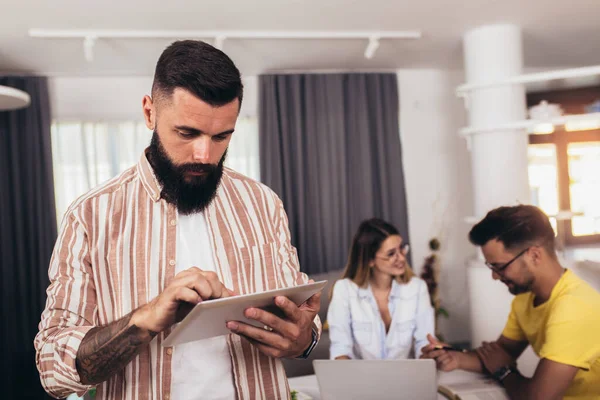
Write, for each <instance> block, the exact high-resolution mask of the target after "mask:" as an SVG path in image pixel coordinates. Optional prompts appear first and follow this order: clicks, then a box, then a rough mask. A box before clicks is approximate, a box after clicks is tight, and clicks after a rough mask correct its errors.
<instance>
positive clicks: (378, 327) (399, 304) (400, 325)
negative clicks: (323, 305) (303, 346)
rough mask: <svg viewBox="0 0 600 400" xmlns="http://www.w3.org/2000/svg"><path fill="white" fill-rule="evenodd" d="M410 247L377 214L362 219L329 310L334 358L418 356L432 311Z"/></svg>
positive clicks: (430, 330)
mask: <svg viewBox="0 0 600 400" xmlns="http://www.w3.org/2000/svg"><path fill="white" fill-rule="evenodd" d="M408 250H409V246H408V243H405V242H404V241H403V239H402V237H401V236H400V234H399V233H398V230H397V229H396V228H395V227H394V226H392V225H391V224H389V223H387V222H385V221H383V220H381V219H377V218H373V219H369V220H366V221H363V222H362V223H361V224H360V226H359V228H358V232H357V233H356V235H355V236H354V239H353V241H352V247H351V248H350V253H349V255H348V263H347V264H346V269H345V270H344V273H343V275H342V279H341V280H339V281H337V282H336V284H335V286H334V287H333V291H332V297H331V302H330V305H329V310H328V313H327V322H328V324H329V336H330V339H331V347H330V358H331V359H336V360H344V359H403V358H409V357H410V356H411V355H413V356H414V357H415V358H419V356H420V355H421V348H422V347H423V346H425V345H427V344H428V341H427V334H428V333H433V332H434V314H433V307H432V306H431V302H430V299H429V292H428V291H427V285H426V284H425V282H424V281H423V280H421V279H419V278H417V277H416V276H415V275H414V273H413V271H412V269H411V268H410V266H409V265H408V263H407V260H406V254H407V253H408Z"/></svg>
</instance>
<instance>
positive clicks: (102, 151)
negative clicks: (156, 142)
mask: <svg viewBox="0 0 600 400" xmlns="http://www.w3.org/2000/svg"><path fill="white" fill-rule="evenodd" d="M51 132H52V159H53V168H54V192H55V198H56V215H57V218H58V221H59V222H60V221H61V220H62V217H63V215H64V213H65V212H66V210H67V208H68V207H69V205H70V204H71V203H72V202H73V201H74V200H75V199H77V197H79V196H81V195H82V194H84V193H86V192H87V191H88V190H90V189H92V188H93V187H95V186H97V185H99V184H101V183H102V182H105V181H106V180H108V179H110V178H112V177H114V176H116V175H118V174H119V173H121V172H123V171H124V170H126V169H127V168H129V167H131V166H132V165H134V164H136V163H137V162H138V160H139V158H140V156H141V154H142V151H143V150H144V149H145V148H146V147H147V146H148V144H149V143H150V138H151V137H152V132H151V131H150V130H148V128H146V125H145V124H144V123H142V122H133V121H122V122H89V121H87V122H86V121H55V122H54V123H53V124H52V128H51ZM225 165H226V166H228V167H230V168H233V169H235V170H236V171H238V172H240V173H242V174H244V175H246V176H249V177H250V178H253V179H256V180H258V179H259V159H258V122H257V119H256V118H240V119H239V120H238V122H237V124H236V130H235V133H234V134H233V136H232V138H231V142H230V144H229V149H228V152H227V160H226V161H225Z"/></svg>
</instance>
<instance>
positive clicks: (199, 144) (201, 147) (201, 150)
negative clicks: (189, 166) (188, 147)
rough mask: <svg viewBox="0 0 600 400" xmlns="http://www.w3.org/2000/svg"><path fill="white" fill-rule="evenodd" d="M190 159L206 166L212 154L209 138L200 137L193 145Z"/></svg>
mask: <svg viewBox="0 0 600 400" xmlns="http://www.w3.org/2000/svg"><path fill="white" fill-rule="evenodd" d="M193 146H194V148H193V153H192V157H193V159H194V161H196V162H201V163H203V164H208V163H209V162H210V155H211V153H212V140H210V137H205V136H201V137H199V138H197V139H196V140H195V141H194V143H193Z"/></svg>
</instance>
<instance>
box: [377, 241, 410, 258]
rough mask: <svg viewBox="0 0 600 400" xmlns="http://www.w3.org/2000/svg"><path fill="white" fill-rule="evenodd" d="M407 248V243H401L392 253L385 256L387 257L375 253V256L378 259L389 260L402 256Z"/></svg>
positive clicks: (408, 248) (408, 247)
mask: <svg viewBox="0 0 600 400" xmlns="http://www.w3.org/2000/svg"><path fill="white" fill-rule="evenodd" d="M409 250H410V245H409V244H408V243H402V244H401V245H400V247H398V248H397V249H396V250H395V251H394V254H392V255H390V256H387V257H383V256H378V255H375V258H379V259H380V260H383V261H391V260H394V259H397V258H399V257H400V256H401V255H403V256H405V255H407V254H408V251H409Z"/></svg>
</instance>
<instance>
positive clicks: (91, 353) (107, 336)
mask: <svg viewBox="0 0 600 400" xmlns="http://www.w3.org/2000/svg"><path fill="white" fill-rule="evenodd" d="M130 320H131V314H129V315H127V316H125V317H123V318H121V319H120V320H118V321H114V322H112V323H110V324H108V325H106V326H100V327H97V328H93V329H91V330H90V331H89V332H88V333H87V334H86V335H85V337H84V338H83V341H82V342H81V345H80V346H79V350H78V351H77V357H76V362H75V364H76V365H77V371H78V372H79V376H80V378H81V382H82V383H83V384H86V385H95V384H98V383H101V382H104V381H106V380H108V379H109V378H110V377H111V376H113V375H114V374H115V373H117V372H118V371H120V370H121V369H123V368H124V367H125V366H126V365H127V364H128V363H129V362H130V361H131V360H132V359H133V357H135V356H136V355H137V354H138V353H139V352H140V351H141V350H142V348H143V346H144V345H146V344H148V343H149V342H150V341H151V340H152V339H153V338H154V336H156V335H157V332H152V331H147V330H144V329H141V328H138V327H137V326H135V325H132V326H128V325H129V321H130Z"/></svg>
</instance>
